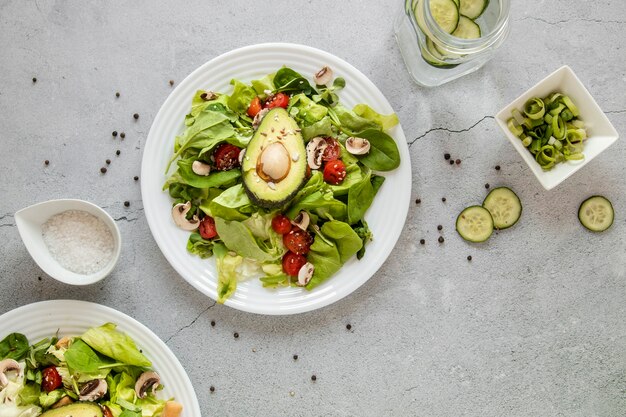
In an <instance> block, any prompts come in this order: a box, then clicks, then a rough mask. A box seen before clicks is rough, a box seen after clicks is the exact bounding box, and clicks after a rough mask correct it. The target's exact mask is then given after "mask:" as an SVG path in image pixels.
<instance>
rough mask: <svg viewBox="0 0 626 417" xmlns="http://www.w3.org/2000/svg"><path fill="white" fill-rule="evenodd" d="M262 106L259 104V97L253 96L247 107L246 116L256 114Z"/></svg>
mask: <svg viewBox="0 0 626 417" xmlns="http://www.w3.org/2000/svg"><path fill="white" fill-rule="evenodd" d="M262 108H263V106H262V105H261V99H260V98H259V97H258V96H257V97H255V98H253V99H252V101H251V102H250V106H249V107H248V112H247V113H248V116H250V117H254V116H256V115H257V113H258V112H260V111H261V109H262Z"/></svg>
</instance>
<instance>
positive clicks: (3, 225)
mask: <svg viewBox="0 0 626 417" xmlns="http://www.w3.org/2000/svg"><path fill="white" fill-rule="evenodd" d="M0 227H15V224H13V223H6V224H0Z"/></svg>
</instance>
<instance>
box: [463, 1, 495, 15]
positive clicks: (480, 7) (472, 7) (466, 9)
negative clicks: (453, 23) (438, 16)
mask: <svg viewBox="0 0 626 417" xmlns="http://www.w3.org/2000/svg"><path fill="white" fill-rule="evenodd" d="M488 5H489V0H461V4H460V6H459V11H460V12H461V14H462V15H463V16H467V17H469V18H470V19H472V20H474V19H476V18H477V17H478V16H480V15H481V14H483V12H484V11H485V9H486V8H487V6H488Z"/></svg>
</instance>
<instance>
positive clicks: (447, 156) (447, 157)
mask: <svg viewBox="0 0 626 417" xmlns="http://www.w3.org/2000/svg"><path fill="white" fill-rule="evenodd" d="M443 157H444V158H445V159H446V161H447V160H448V159H450V154H449V153H446V154H444V155H443Z"/></svg>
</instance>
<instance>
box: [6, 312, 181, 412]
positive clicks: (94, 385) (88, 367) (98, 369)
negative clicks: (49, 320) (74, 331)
mask: <svg viewBox="0 0 626 417" xmlns="http://www.w3.org/2000/svg"><path fill="white" fill-rule="evenodd" d="M151 366H152V363H151V362H150V360H149V359H148V358H146V357H145V356H144V354H143V353H142V351H141V350H140V349H139V348H138V347H137V346H136V344H135V342H134V341H133V340H132V339H131V338H130V337H129V336H128V335H126V334H125V333H122V332H120V331H118V330H117V329H116V325H115V324H112V323H106V324H104V325H102V326H100V327H92V328H89V329H88V330H87V331H86V332H84V333H83V334H82V335H80V336H64V337H61V338H59V337H58V336H56V335H55V336H52V337H49V338H45V339H43V340H41V341H39V342H37V343H35V344H33V345H31V344H30V342H29V341H28V339H27V338H26V336H24V335H23V334H21V333H11V334H9V335H8V336H6V337H5V338H4V339H3V340H1V341H0V416H2V417H36V416H43V417H67V416H71V417H157V416H160V417H178V416H180V414H181V412H182V405H181V404H179V403H178V402H176V401H173V400H170V399H168V400H164V399H160V398H158V396H157V395H156V394H157V391H158V390H160V389H161V388H162V385H161V380H160V377H159V375H158V374H157V373H156V372H155V371H154V370H152V369H151Z"/></svg>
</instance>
